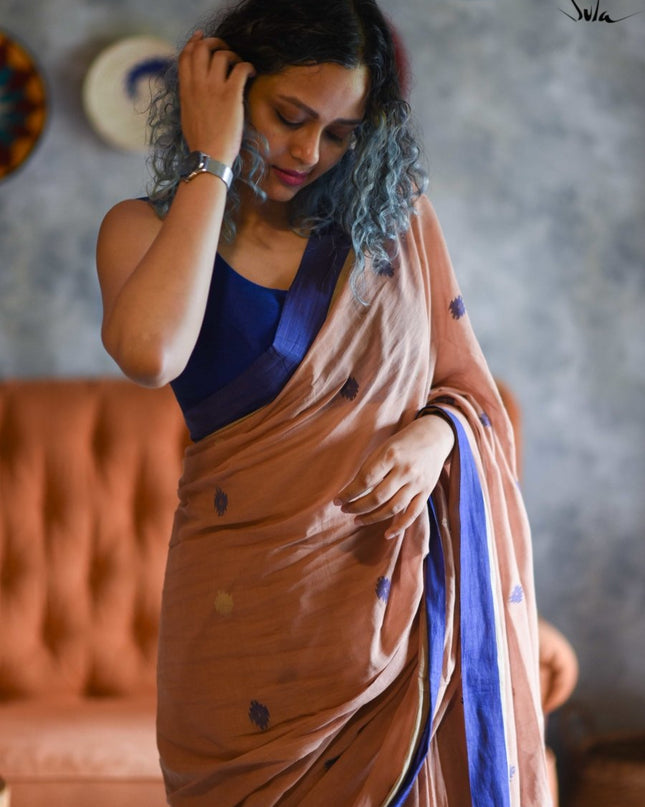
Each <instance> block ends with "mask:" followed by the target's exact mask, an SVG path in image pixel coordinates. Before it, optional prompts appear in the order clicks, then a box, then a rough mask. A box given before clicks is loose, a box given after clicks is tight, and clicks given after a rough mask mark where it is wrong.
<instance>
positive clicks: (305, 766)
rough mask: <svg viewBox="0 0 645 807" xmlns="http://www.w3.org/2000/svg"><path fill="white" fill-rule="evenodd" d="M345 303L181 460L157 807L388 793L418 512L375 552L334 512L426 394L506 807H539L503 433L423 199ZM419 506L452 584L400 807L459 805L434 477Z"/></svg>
mask: <svg viewBox="0 0 645 807" xmlns="http://www.w3.org/2000/svg"><path fill="white" fill-rule="evenodd" d="M341 283H343V281H342V280H341ZM360 291H361V294H362V295H363V297H364V299H365V300H366V301H367V302H368V305H367V306H364V305H362V304H361V303H360V302H359V301H358V300H357V299H356V297H355V296H354V295H353V294H352V291H351V289H350V288H349V286H348V284H347V283H346V282H344V285H343V286H342V287H341V288H340V290H339V293H338V294H337V295H336V298H335V300H334V302H333V303H332V307H331V310H330V313H329V315H328V317H327V320H326V321H325V324H324V325H323V327H322V329H321V331H320V333H319V334H318V336H317V338H316V341H315V342H314V345H313V346H312V348H311V349H310V351H309V353H308V354H307V356H306V357H305V359H304V360H303V361H302V363H301V365H300V366H299V368H298V370H297V371H296V373H295V374H294V376H293V377H292V378H291V380H290V381H289V382H288V383H287V385H286V386H285V387H284V389H283V390H282V392H281V393H280V394H279V395H278V397H277V398H276V399H275V400H274V401H273V402H272V403H270V404H268V405H267V406H265V407H263V408H262V409H260V410H258V411H256V412H254V413H252V414H251V415H249V416H248V417H246V418H244V419H242V420H240V421H237V422H235V423H232V424H230V425H229V426H226V427H224V428H222V429H220V430H219V431H217V432H216V433H214V434H212V435H210V436H208V437H206V438H204V439H203V440H201V441H199V442H198V443H196V444H195V445H192V446H191V447H190V448H189V449H188V451H187V455H186V460H185V464H184V474H183V477H182V480H181V483H180V506H179V508H178V511H177V514H176V518H175V527H174V531H173V537H172V540H171V544H170V550H169V559H168V567H167V573H166V580H165V585H164V597H163V604H162V618H161V633H160V636H161V641H160V657H159V715H158V734H159V747H160V753H161V757H162V765H163V769H164V773H165V777H166V784H167V789H168V792H169V797H170V803H171V804H172V805H176V807H184V805H185V807H200V806H201V805H204V806H206V805H212V804H217V805H219V807H234V805H239V804H244V805H245V807H256V806H257V807H270V805H277V804H280V805H281V807H291V805H293V806H294V807H295V805H300V804H307V805H308V807H319V806H320V807H322V806H323V805H325V807H326V805H329V804H330V803H337V804H342V805H347V806H348V807H349V805H361V806H362V807H363V806H364V807H369V806H370V805H375V806H376V805H384V804H387V803H388V802H389V801H390V799H391V797H392V795H393V793H394V792H395V790H396V788H397V784H398V782H399V780H400V777H401V776H402V774H403V773H404V772H405V771H406V769H407V766H408V761H409V757H410V754H411V752H412V751H413V750H414V748H415V746H416V743H417V741H418V731H419V726H420V725H421V724H422V722H423V720H424V717H425V713H426V711H427V700H428V699H427V691H426V689H427V688H426V686H425V681H426V676H427V674H426V665H427V654H428V648H427V642H426V639H425V633H424V625H423V619H422V616H421V603H422V594H423V563H422V561H423V558H424V556H425V554H426V553H427V549H428V537H429V522H428V518H427V514H424V515H423V516H422V517H420V518H419V519H418V520H417V521H416V522H415V524H414V525H413V526H412V527H411V528H410V529H409V530H408V531H407V532H406V534H405V536H403V538H402V539H400V540H394V541H386V540H384V539H383V532H384V530H385V527H386V526H387V522H386V523H383V524H380V525H376V526H371V527H357V526H356V525H355V524H354V523H353V520H352V519H351V517H348V516H346V515H344V514H343V513H342V512H341V511H340V510H339V508H338V507H336V506H335V505H334V504H333V499H334V497H335V496H336V494H337V493H338V491H339V490H341V489H342V487H344V485H345V484H347V482H348V481H349V480H350V479H352V477H353V475H354V474H355V473H356V471H357V469H358V468H359V467H360V465H361V463H362V461H363V460H364V459H365V457H366V456H367V455H368V454H369V452H370V451H371V450H373V449H374V448H375V447H376V446H377V445H379V444H381V443H382V442H383V441H384V440H386V439H387V438H388V437H389V436H391V435H393V434H395V433H396V432H397V431H398V430H400V429H401V428H402V427H403V426H405V425H406V424H407V423H409V422H410V421H411V420H412V419H413V418H414V417H415V416H416V414H417V412H418V411H419V410H420V409H421V408H422V407H424V405H426V404H427V403H433V402H437V403H438V402H441V403H442V405H445V406H448V407H449V408H450V409H451V410H452V411H454V412H455V414H456V416H457V417H458V418H459V419H460V421H461V422H462V423H463V425H464V428H466V429H467V434H468V437H469V439H470V441H471V443H472V448H473V450H474V451H475V454H476V457H477V462H478V467H479V473H480V477H481V479H482V483H483V487H484V491H483V492H484V498H485V502H486V505H487V510H488V516H489V520H490V522H491V523H490V527H491V539H490V540H491V549H490V552H491V557H492V558H493V580H492V585H493V591H494V597H495V601H496V607H497V627H496V632H498V635H497V638H498V645H499V666H500V671H501V673H502V677H503V679H504V701H503V705H504V712H505V727H506V742H507V749H508V755H509V766H510V767H509V776H510V779H511V804H512V805H513V807H516V806H517V805H519V804H520V803H521V804H522V805H523V807H545V805H547V804H548V803H549V796H548V787H547V780H546V767H545V760H544V749H543V741H542V729H543V725H542V716H541V711H540V704H539V691H538V689H539V680H538V662H537V631H536V612H535V600H534V590H533V580H532V563H531V547H530V536H529V531H528V524H527V522H526V516H525V513H524V509H523V505H522V501H521V497H520V494H519V491H518V487H517V469H516V467H515V447H514V442H513V435H512V430H511V427H510V424H509V421H508V418H507V416H506V414H505V411H504V409H503V406H502V404H501V401H500V398H499V394H498V392H497V390H496V388H495V384H494V382H493V380H492V378H491V376H490V373H489V371H488V369H487V367H486V363H485V361H484V359H483V356H482V355H481V351H480V350H479V347H478V345H477V342H476V340H475V338H474V336H473V334H472V331H471V329H470V325H469V321H468V317H467V314H466V312H465V309H464V307H463V300H462V298H461V295H460V293H459V289H458V287H457V284H456V282H455V279H454V275H453V273H452V269H451V266H450V261H449V259H448V255H447V251H446V248H445V244H444V242H443V238H442V235H441V231H440V228H439V225H438V222H437V220H436V217H435V216H434V212H433V211H432V209H431V207H430V205H429V203H428V201H427V200H425V199H424V200H422V201H421V203H420V205H419V216H418V217H416V218H415V219H414V221H413V226H412V230H411V232H410V233H409V234H408V235H407V236H406V238H405V239H403V240H402V243H401V252H400V256H399V258H398V259H397V260H396V261H395V262H394V265H393V273H392V275H391V276H389V275H387V274H381V275H376V274H374V273H369V272H368V275H367V277H366V282H365V283H364V285H363V286H362V287H361V289H360ZM446 401H448V403H446ZM437 493H438V499H439V506H440V518H441V521H442V524H443V534H442V540H443V542H444V549H445V552H446V569H447V572H448V577H449V579H450V580H451V581H452V583H451V585H449V587H448V593H447V601H446V605H447V613H448V619H447V632H446V638H445V646H444V648H443V650H444V676H443V682H442V686H441V689H440V696H439V702H438V703H437V704H435V706H434V711H433V743H432V747H431V753H430V756H429V758H428V760H427V762H426V765H425V767H424V769H423V770H422V772H421V775H420V777H419V779H418V781H417V783H416V785H415V788H414V790H413V793H412V794H411V796H410V798H409V799H408V801H407V804H408V805H410V807H430V806H431V805H432V807H435V806H436V807H447V805H451V807H452V806H453V805H457V804H460V805H461V804H466V803H469V802H467V801H465V799H466V798H467V797H468V784H467V769H466V760H465V751H464V741H463V719H462V717H461V708H460V705H459V695H460V658H459V649H458V648H459V632H458V619H459V613H458V599H457V595H458V591H457V586H456V584H455V581H456V580H458V572H459V558H458V551H457V548H456V547H455V545H454V539H453V535H454V534H456V533H455V531H454V527H455V505H454V485H453V483H452V480H451V478H450V475H449V474H446V477H445V479H444V482H443V483H442V485H441V488H440V490H439V491H438V492H437ZM518 592H519V593H518Z"/></svg>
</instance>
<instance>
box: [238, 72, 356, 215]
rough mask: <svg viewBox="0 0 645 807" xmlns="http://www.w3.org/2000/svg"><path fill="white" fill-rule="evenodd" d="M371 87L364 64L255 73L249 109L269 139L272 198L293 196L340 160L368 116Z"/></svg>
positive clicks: (266, 181)
mask: <svg viewBox="0 0 645 807" xmlns="http://www.w3.org/2000/svg"><path fill="white" fill-rule="evenodd" d="M367 90H368V71H367V68H365V67H364V66H362V65H361V66H359V67H356V68H347V67H342V66H341V65H338V64H333V63H325V64H316V65H307V66H291V67H287V68H285V69H284V70H282V71H281V72H280V73H275V74H272V75H261V76H258V77H257V78H256V79H254V81H253V83H252V84H251V86H250V88H249V91H248V95H247V114H248V118H249V122H250V123H251V124H252V125H253V126H254V127H255V128H256V129H257V130H258V131H259V132H260V133H261V134H262V135H264V137H265V138H266V140H267V143H268V155H267V168H268V174H267V176H266V178H265V179H264V181H263V182H262V190H264V192H265V193H266V194H267V198H268V199H270V200H271V201H275V202H289V201H290V200H291V199H293V197H294V196H295V195H296V193H298V191H299V190H301V189H302V188H304V187H305V186H306V185H310V184H311V183H312V182H315V180H316V179H318V178H319V177H320V176H322V175H323V174H324V173H325V172H326V171H329V169H330V168H333V167H334V165H336V163H337V162H338V161H339V160H340V159H341V157H342V156H343V155H344V154H345V152H346V151H347V149H348V148H349V147H350V145H351V142H352V135H353V132H354V129H355V128H356V127H357V126H358V125H359V124H360V123H361V121H362V119H363V115H364V113H365V100H366V97H367Z"/></svg>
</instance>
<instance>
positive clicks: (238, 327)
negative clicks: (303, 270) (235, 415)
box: [171, 254, 287, 413]
mask: <svg viewBox="0 0 645 807" xmlns="http://www.w3.org/2000/svg"><path fill="white" fill-rule="evenodd" d="M286 297H287V291H286V290H282V289H271V288H267V287H266V286H260V285H258V284H257V283H253V281H251V280H247V278H245V277H242V275H240V274H238V273H237V272H236V271H235V270H234V269H233V268H232V267H231V266H229V264H228V263H226V261H225V260H224V259H223V258H222V257H221V255H219V254H218V255H217V257H216V259H215V266H214V269H213V276H212V279H211V285H210V290H209V293H208V301H207V303H206V311H205V313H204V321H203V323H202V328H201V331H200V333H199V337H198V338H197V343H196V344H195V347H194V349H193V353H192V355H191V357H190V359H189V360H188V364H187V365H186V367H185V368H184V370H183V371H182V373H181V374H180V375H179V376H177V378H176V379H175V380H174V381H172V382H171V387H172V389H173V391H174V393H175V396H176V397H177V400H178V402H179V405H180V407H181V409H182V411H183V412H184V413H186V410H188V409H190V408H191V407H193V406H195V404H198V403H199V402H200V401H203V400H204V399H205V398H207V397H208V396H209V395H211V394H212V393H214V392H216V391H217V390H219V389H221V388H222V387H224V386H226V384H228V383H229V382H230V381H232V380H233V379H234V378H236V377H237V376H239V375H240V374H241V373H242V372H243V371H244V370H246V368H247V367H249V366H250V365H251V364H252V363H253V362H254V361H255V359H257V358H258V356H260V355H262V353H264V352H265V351H266V350H267V349H268V348H269V346H270V345H271V343H272V342H273V338H274V336H275V332H276V328H277V327H278V322H279V321H280V316H281V314H282V308H283V306H284V301H285V299H286Z"/></svg>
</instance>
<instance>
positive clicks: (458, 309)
mask: <svg viewBox="0 0 645 807" xmlns="http://www.w3.org/2000/svg"><path fill="white" fill-rule="evenodd" d="M449 307H450V313H451V315H452V318H453V319H461V318H462V317H463V316H464V314H465V313H466V303H464V298H463V297H462V296H461V294H460V295H459V297H455V299H454V300H451V301H450V306H449Z"/></svg>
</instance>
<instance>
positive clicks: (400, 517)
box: [385, 493, 428, 540]
mask: <svg viewBox="0 0 645 807" xmlns="http://www.w3.org/2000/svg"><path fill="white" fill-rule="evenodd" d="M427 504H428V498H427V496H426V494H425V493H417V495H416V496H414V497H413V499H412V500H411V501H410V504H409V505H408V506H407V507H406V508H405V510H403V511H401V512H400V513H399V514H397V515H396V516H395V517H394V518H393V519H392V523H391V524H390V526H389V527H388V528H387V530H386V531H385V537H386V538H387V539H388V540H392V539H393V538H398V537H399V536H400V535H402V534H403V533H404V532H405V531H406V530H407V529H408V528H409V527H411V526H412V525H413V524H414V522H415V521H416V520H417V519H418V518H419V516H420V515H421V513H423V511H424V509H425V508H426V507H427Z"/></svg>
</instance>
